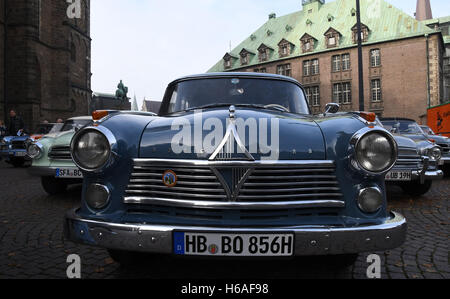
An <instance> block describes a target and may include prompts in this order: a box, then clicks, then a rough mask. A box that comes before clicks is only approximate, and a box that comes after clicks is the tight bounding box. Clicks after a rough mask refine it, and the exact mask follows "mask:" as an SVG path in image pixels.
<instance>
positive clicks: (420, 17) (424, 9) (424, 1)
mask: <svg viewBox="0 0 450 299" xmlns="http://www.w3.org/2000/svg"><path fill="white" fill-rule="evenodd" d="M432 18H433V13H432V12H431V5H430V0H417V8H416V20H417V21H425V20H429V19H432Z"/></svg>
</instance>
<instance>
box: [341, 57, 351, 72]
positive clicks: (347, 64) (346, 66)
mask: <svg viewBox="0 0 450 299" xmlns="http://www.w3.org/2000/svg"><path fill="white" fill-rule="evenodd" d="M349 69H350V54H343V55H342V70H343V71H348V70H349Z"/></svg>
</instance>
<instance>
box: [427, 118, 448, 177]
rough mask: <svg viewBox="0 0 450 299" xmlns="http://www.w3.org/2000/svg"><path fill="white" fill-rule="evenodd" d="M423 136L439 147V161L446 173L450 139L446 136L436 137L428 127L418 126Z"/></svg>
mask: <svg viewBox="0 0 450 299" xmlns="http://www.w3.org/2000/svg"><path fill="white" fill-rule="evenodd" d="M420 128H421V129H422V131H423V132H424V134H425V135H426V136H427V137H428V139H429V140H432V141H434V142H435V143H436V144H437V145H439V146H440V147H441V151H442V158H441V161H442V162H443V164H444V165H445V168H446V171H448V170H449V169H450V138H448V137H446V136H441V135H437V134H436V133H434V132H433V130H432V129H431V128H430V127H428V126H420Z"/></svg>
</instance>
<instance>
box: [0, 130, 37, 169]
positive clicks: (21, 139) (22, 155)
mask: <svg viewBox="0 0 450 299" xmlns="http://www.w3.org/2000/svg"><path fill="white" fill-rule="evenodd" d="M31 142H32V140H31V138H30V136H27V135H24V136H6V137H4V138H3V139H2V140H0V157H1V158H2V159H5V161H6V162H7V163H10V164H12V165H13V166H14V167H21V166H23V165H24V164H25V162H27V161H30V160H31V159H30V158H29V157H28V156H27V145H28V144H29V143H31Z"/></svg>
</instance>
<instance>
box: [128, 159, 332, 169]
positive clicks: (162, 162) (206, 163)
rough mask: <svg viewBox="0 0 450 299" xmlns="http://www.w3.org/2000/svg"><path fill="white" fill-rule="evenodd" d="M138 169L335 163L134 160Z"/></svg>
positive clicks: (323, 162)
mask: <svg viewBox="0 0 450 299" xmlns="http://www.w3.org/2000/svg"><path fill="white" fill-rule="evenodd" d="M134 163H135V165H136V166H137V167H141V166H155V165H158V164H159V165H163V166H165V165H167V164H168V163H170V164H171V165H184V166H205V167H226V166H229V167H233V166H239V167H263V166H266V167H270V166H273V167H283V166H286V167H288V166H293V167H295V166H301V167H311V168H320V167H331V168H334V162H333V161H327V160H307V161H299V160H276V161H272V160H258V161H208V160H167V159H134Z"/></svg>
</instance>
